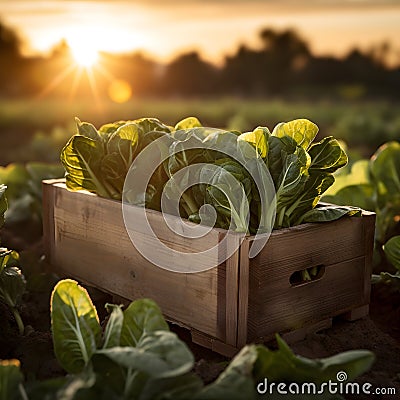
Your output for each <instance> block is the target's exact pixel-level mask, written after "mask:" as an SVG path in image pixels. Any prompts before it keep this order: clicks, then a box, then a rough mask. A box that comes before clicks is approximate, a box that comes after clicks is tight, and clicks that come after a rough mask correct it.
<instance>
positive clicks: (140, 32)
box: [0, 0, 400, 62]
mask: <svg viewBox="0 0 400 400" xmlns="http://www.w3.org/2000/svg"><path fill="white" fill-rule="evenodd" d="M0 19H1V20H2V21H3V22H4V23H6V24H7V25H8V26H11V27H13V28H15V29H17V30H18V31H19V33H20V35H21V37H22V38H23V39H24V41H25V47H24V51H25V52H26V53H32V52H46V51H49V49H50V48H51V47H52V46H54V45H55V44H56V43H58V42H59V41H60V40H61V39H63V38H64V39H66V40H67V41H68V43H69V44H70V45H71V47H72V48H74V47H75V48H76V49H78V50H81V51H85V49H89V48H90V49H95V50H96V51H97V50H103V51H109V52H129V51H132V50H144V51H145V52H146V53H149V54H151V55H152V56H155V57H156V58H159V59H164V60H166V59H170V58H171V57H173V56H175V55H176V54H177V53H180V52H183V51H187V50H189V49H196V50H199V51H200V52H201V53H202V54H203V55H204V56H205V58H207V59H209V60H214V61H216V62H218V61H220V60H221V59H222V57H223V56H224V55H227V54H231V53H233V52H234V51H235V49H236V48H237V46H238V44H240V43H245V44H247V45H249V46H251V47H257V45H259V42H258V40H257V39H258V33H259V31H260V30H261V29H262V28H264V27H270V28H276V29H285V28H294V29H296V30H297V31H298V32H299V33H300V34H301V35H302V37H303V38H304V39H306V40H307V42H308V43H309V44H310V46H311V49H312V50H313V51H314V53H316V54H319V55H321V54H335V55H343V54H345V53H347V52H348V51H349V50H350V49H351V48H354V47H356V46H357V47H360V48H363V49H366V48H369V47H370V46H371V45H376V44H379V43H381V42H382V41H384V40H387V41H390V42H391V43H392V45H393V47H394V48H395V49H396V50H397V51H398V54H397V56H396V57H397V58H398V60H396V61H397V62H399V61H400V40H399V39H398V38H400V1H396V0H392V1H389V0H381V1H372V0H307V1H306V0H298V1H295V0H280V1H278V0H250V1H244V0H231V1H229V0H215V1H211V0H163V1H162V0H147V1H146V0H131V1H127V0H125V1H121V0H115V1H111V0H109V1H106V0H86V1H85V0H53V1H44V0H32V1H26V0H0Z"/></svg>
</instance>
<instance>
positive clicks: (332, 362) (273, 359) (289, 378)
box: [254, 335, 375, 384]
mask: <svg viewBox="0 0 400 400" xmlns="http://www.w3.org/2000/svg"><path fill="white" fill-rule="evenodd" d="M276 340H277V342H278V350H276V351H271V350H269V349H268V348H266V347H265V346H257V352H258V357H257V361H256V363H255V366H254V376H255V379H256V381H261V380H262V379H264V378H268V380H270V381H272V382H299V383H300V382H315V383H317V384H320V383H323V382H328V381H329V380H332V381H336V374H337V373H338V372H339V371H346V374H347V376H348V380H350V381H351V380H353V379H355V378H356V377H357V376H359V375H361V374H363V373H364V372H366V371H368V370H369V369H370V367H371V365H372V364H373V362H374V360H375V357H374V354H373V353H371V352H370V351H368V350H353V351H347V352H344V353H340V354H337V355H335V356H332V357H328V358H321V359H315V360H312V359H309V358H304V357H301V356H296V355H295V354H294V353H293V352H292V350H291V349H290V348H289V346H288V345H287V344H286V343H285V342H284V341H283V340H282V339H281V338H280V337H279V335H277V336H276Z"/></svg>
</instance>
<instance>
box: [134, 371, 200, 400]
mask: <svg viewBox="0 0 400 400" xmlns="http://www.w3.org/2000/svg"><path fill="white" fill-rule="evenodd" d="M202 387H203V383H202V381H201V379H200V378H199V377H197V376H196V375H194V374H185V375H180V376H176V377H172V378H163V379H158V378H156V379H149V380H148V381H147V382H146V384H145V386H144V387H143V390H142V391H141V393H140V400H188V399H194V398H195V394H196V393H198V392H199V391H200V390H201V389H202Z"/></svg>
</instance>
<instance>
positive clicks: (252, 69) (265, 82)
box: [224, 28, 311, 95]
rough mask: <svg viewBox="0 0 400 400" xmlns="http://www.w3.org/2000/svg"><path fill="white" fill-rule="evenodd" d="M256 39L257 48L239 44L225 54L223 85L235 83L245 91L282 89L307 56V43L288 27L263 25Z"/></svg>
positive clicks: (233, 84) (305, 60) (276, 90)
mask: <svg viewBox="0 0 400 400" xmlns="http://www.w3.org/2000/svg"><path fill="white" fill-rule="evenodd" d="M260 39H261V42H262V47H261V50H251V49H249V48H247V47H246V46H243V45H242V46H240V47H239V49H238V51H237V53H236V54H235V55H234V56H232V57H227V58H226V62H225V68H224V75H225V74H226V75H225V78H226V80H227V81H226V82H225V86H229V85H231V86H232V87H236V88H237V89H238V90H239V91H241V92H243V93H244V94H247V95H251V94H260V93H263V94H276V93H282V92H283V91H284V90H285V89H286V88H287V87H288V86H289V84H290V83H291V79H292V77H293V74H294V72H295V71H296V70H298V69H299V68H302V67H304V65H306V64H307V62H308V60H309V58H310V57H311V54H310V51H309V48H308V45H307V43H306V42H305V41H304V40H303V39H302V38H300V37H299V36H298V34H297V33H296V32H294V31H292V30H285V31H282V32H278V31H275V30H272V29H269V28H268V29H264V30H262V31H261V33H260Z"/></svg>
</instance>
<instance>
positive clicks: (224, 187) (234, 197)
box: [200, 159, 252, 232]
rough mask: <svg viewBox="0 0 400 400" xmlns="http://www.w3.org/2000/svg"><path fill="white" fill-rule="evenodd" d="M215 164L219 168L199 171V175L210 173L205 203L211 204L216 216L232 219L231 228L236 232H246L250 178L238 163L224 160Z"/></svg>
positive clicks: (250, 186) (206, 168)
mask: <svg viewBox="0 0 400 400" xmlns="http://www.w3.org/2000/svg"><path fill="white" fill-rule="evenodd" d="M223 160H224V159H222V160H221V161H222V162H220V163H219V162H216V164H217V165H218V166H219V167H220V168H218V169H217V168H208V165H206V166H205V167H204V168H202V170H201V173H200V174H201V175H204V174H205V173H208V171H210V173H211V179H210V185H208V186H207V188H206V198H205V200H206V202H207V203H208V204H211V205H212V206H213V207H214V208H215V209H216V211H217V212H218V214H219V215H220V216H221V217H223V218H227V220H228V221H230V219H231V218H232V222H233V227H234V229H235V230H236V231H238V232H247V230H248V222H249V221H248V220H249V204H250V201H251V189H252V183H251V178H250V176H249V174H248V173H247V171H246V170H245V169H244V167H242V166H241V165H240V164H239V163H238V162H236V161H233V160H231V159H226V160H225V161H223Z"/></svg>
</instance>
